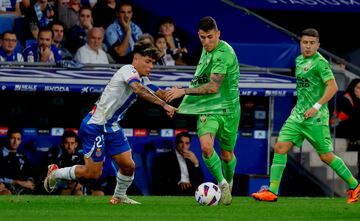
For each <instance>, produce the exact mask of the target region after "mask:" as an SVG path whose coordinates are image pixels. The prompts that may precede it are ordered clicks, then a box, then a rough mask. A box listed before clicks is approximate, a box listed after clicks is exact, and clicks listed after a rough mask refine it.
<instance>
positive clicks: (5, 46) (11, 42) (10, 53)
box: [0, 31, 24, 62]
mask: <svg viewBox="0 0 360 221" xmlns="http://www.w3.org/2000/svg"><path fill="white" fill-rule="evenodd" d="M1 36H2V37H1V41H2V44H1V48H0V61H17V62H23V61H24V58H23V56H22V54H21V53H17V52H15V48H16V42H17V38H16V34H15V32H12V31H6V32H4V33H3V34H2V35H1Z"/></svg>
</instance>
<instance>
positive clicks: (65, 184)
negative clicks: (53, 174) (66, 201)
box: [48, 131, 84, 195]
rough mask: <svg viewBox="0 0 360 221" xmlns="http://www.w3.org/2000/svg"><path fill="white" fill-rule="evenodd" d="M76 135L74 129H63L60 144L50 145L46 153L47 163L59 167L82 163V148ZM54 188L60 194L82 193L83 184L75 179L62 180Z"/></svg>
mask: <svg viewBox="0 0 360 221" xmlns="http://www.w3.org/2000/svg"><path fill="white" fill-rule="evenodd" d="M78 146H79V142H78V136H77V135H76V133H75V132H74V131H65V132H64V134H63V136H62V139H61V144H60V145H59V146H55V147H52V148H51V149H50V150H49V153H48V164H57V165H59V166H61V167H69V166H74V165H77V164H83V163H84V156H83V154H82V150H81V149H82V148H78ZM56 189H57V190H58V191H59V193H60V194H61V195H83V186H82V184H80V183H79V182H78V181H75V180H71V181H68V180H63V181H61V182H59V183H58V185H57V187H56Z"/></svg>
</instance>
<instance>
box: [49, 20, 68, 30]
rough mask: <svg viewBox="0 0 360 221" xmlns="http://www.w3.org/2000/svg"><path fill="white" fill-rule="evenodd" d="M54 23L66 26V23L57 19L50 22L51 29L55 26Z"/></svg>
mask: <svg viewBox="0 0 360 221" xmlns="http://www.w3.org/2000/svg"><path fill="white" fill-rule="evenodd" d="M54 25H60V26H61V27H63V28H65V26H64V23H63V22H61V21H59V20H55V21H53V22H51V23H50V25H49V27H50V28H51V30H52V28H53V27H54Z"/></svg>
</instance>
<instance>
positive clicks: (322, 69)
mask: <svg viewBox="0 0 360 221" xmlns="http://www.w3.org/2000/svg"><path fill="white" fill-rule="evenodd" d="M318 72H319V75H320V77H321V79H322V81H323V82H324V83H325V82H327V81H328V80H332V79H335V78H334V74H333V72H332V71H331V67H330V65H329V63H328V62H326V61H324V60H320V61H319V63H318Z"/></svg>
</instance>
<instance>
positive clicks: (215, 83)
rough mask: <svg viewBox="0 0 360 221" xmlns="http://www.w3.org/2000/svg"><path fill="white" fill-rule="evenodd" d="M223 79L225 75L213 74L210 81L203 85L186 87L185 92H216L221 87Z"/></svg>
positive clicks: (202, 93) (192, 93)
mask: <svg viewBox="0 0 360 221" xmlns="http://www.w3.org/2000/svg"><path fill="white" fill-rule="evenodd" d="M223 79H224V75H222V74H211V75H210V82H209V83H207V84H204V85H201V86H199V87H196V88H186V89H185V94H189V95H204V94H216V93H217V92H218V91H219V89H220V86H221V83H222V81H223Z"/></svg>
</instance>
